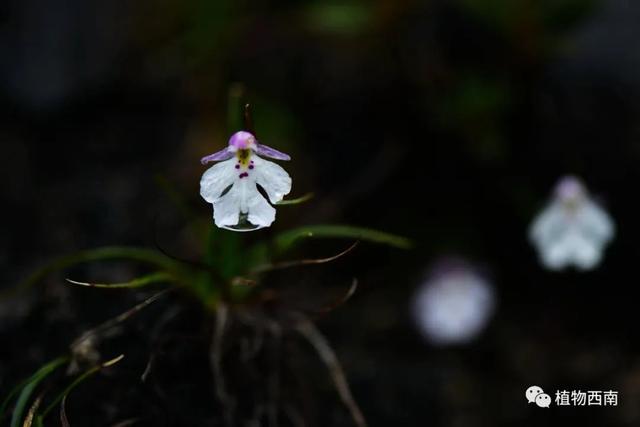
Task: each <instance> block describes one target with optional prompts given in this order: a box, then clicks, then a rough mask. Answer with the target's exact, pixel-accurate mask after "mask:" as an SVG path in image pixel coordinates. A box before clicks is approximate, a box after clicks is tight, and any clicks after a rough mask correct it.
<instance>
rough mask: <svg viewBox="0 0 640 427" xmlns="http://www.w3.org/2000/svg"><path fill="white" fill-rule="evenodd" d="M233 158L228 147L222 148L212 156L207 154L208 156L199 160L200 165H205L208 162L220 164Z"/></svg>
mask: <svg viewBox="0 0 640 427" xmlns="http://www.w3.org/2000/svg"><path fill="white" fill-rule="evenodd" d="M233 156H234V154H233V152H231V151H230V150H229V147H226V148H223V149H222V150H220V151H217V152H215V153H213V154H209V155H208V156H205V157H203V158H202V159H200V163H202V164H203V165H206V164H207V163H209V162H221V161H223V160H229V159H230V158H232V157H233Z"/></svg>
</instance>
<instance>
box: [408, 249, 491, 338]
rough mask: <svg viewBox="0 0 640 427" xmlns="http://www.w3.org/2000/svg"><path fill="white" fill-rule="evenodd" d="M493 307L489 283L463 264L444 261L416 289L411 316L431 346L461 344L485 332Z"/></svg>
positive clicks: (454, 261)
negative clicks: (412, 315)
mask: <svg viewBox="0 0 640 427" xmlns="http://www.w3.org/2000/svg"><path fill="white" fill-rule="evenodd" d="M495 305H496V301H495V295H494V291H493V286H492V285H491V283H489V282H488V281H487V280H485V279H484V278H483V277H481V276H480V275H479V274H478V273H477V272H476V271H474V269H472V268H471V267H469V266H467V264H466V263H464V262H461V261H456V260H446V261H442V262H440V263H438V264H437V266H436V268H435V269H434V270H433V272H432V273H431V274H430V275H429V277H428V278H427V280H426V281H425V282H424V283H423V284H422V285H421V286H420V287H419V289H418V291H417V293H416V295H415V297H414V300H413V314H414V318H415V320H416V323H417V326H418V328H419V329H420V332H422V334H423V335H424V336H425V338H427V339H428V340H429V341H430V342H431V343H433V344H436V345H451V344H464V343H468V342H470V341H471V340H473V339H474V338H475V337H476V336H478V335H479V334H480V333H481V332H482V331H483V330H484V328H485V326H486V325H487V323H488V322H489V319H490V318H491V315H492V314H493V311H494V309H495Z"/></svg>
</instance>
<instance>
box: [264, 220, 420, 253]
mask: <svg viewBox="0 0 640 427" xmlns="http://www.w3.org/2000/svg"><path fill="white" fill-rule="evenodd" d="M304 238H348V239H357V240H363V241H368V242H373V243H381V244H385V245H390V246H394V247H397V248H400V249H409V248H410V247H411V246H412V243H411V241H410V240H409V239H407V238H406V237H402V236H396V235H394V234H389V233H385V232H382V231H378V230H371V229H368V228H360V227H352V226H349V225H311V226H307V227H300V228H296V229H294V230H290V231H286V232H284V233H281V234H279V235H278V236H276V238H275V239H274V241H273V246H274V249H275V252H276V253H277V254H280V253H282V252H284V251H286V250H287V249H289V248H290V247H291V246H293V245H294V244H295V243H297V242H298V241H299V240H300V239H304Z"/></svg>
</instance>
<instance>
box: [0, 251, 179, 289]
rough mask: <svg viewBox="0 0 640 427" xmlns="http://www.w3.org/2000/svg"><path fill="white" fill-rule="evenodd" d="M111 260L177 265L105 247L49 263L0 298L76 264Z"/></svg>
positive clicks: (171, 268) (153, 253)
mask: <svg viewBox="0 0 640 427" xmlns="http://www.w3.org/2000/svg"><path fill="white" fill-rule="evenodd" d="M112 259H122V260H130V261H138V262H142V263H145V264H151V265H155V266H157V267H160V268H162V269H165V270H169V271H174V270H177V269H178V264H177V263H176V262H175V261H173V260H172V259H170V258H167V257H166V256H164V255H162V254H161V253H159V252H156V251H153V250H151V249H144V248H131V247H122V246H107V247H103V248H97V249H90V250H86V251H80V252H76V253H73V254H70V255H67V256H63V257H61V258H58V259H55V260H53V261H51V262H50V263H49V264H47V265H45V266H43V267H41V268H40V269H38V270H36V271H35V272H34V273H33V274H31V275H30V276H29V277H27V279H26V280H24V281H23V282H22V283H20V284H18V285H17V286H15V287H13V288H11V289H8V290H6V291H3V292H0V298H3V297H7V296H10V295H12V294H15V293H18V292H20V291H21V290H26V289H29V288H30V287H31V286H33V285H35V284H36V283H38V282H39V281H40V280H42V279H44V278H45V277H46V276H47V275H49V274H51V273H53V272H55V271H60V270H63V269H65V268H68V267H72V266H74V265H77V264H82V263H86V262H91V261H104V260H112Z"/></svg>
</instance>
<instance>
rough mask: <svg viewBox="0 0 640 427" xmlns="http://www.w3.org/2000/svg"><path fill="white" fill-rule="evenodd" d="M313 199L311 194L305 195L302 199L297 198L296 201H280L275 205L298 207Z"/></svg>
mask: <svg viewBox="0 0 640 427" xmlns="http://www.w3.org/2000/svg"><path fill="white" fill-rule="evenodd" d="M311 199H313V193H307V194H305V195H304V196H302V197H298V198H297V199H289V200H280V201H279V202H277V203H276V205H278V206H283V205H299V204H301V203H304V202H306V201H308V200H311Z"/></svg>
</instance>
